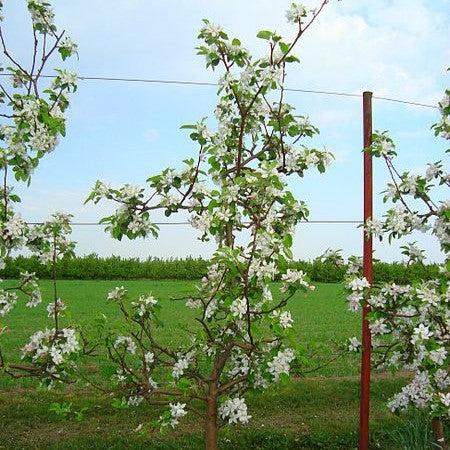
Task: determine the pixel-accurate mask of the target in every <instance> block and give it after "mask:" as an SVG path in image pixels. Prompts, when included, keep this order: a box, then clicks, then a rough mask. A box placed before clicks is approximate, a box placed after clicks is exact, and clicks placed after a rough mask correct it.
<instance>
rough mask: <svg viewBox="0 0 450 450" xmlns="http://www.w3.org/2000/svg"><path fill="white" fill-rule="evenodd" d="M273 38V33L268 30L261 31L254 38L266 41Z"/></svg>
mask: <svg viewBox="0 0 450 450" xmlns="http://www.w3.org/2000/svg"><path fill="white" fill-rule="evenodd" d="M272 36H273V33H272V32H271V31H268V30H261V31H260V32H259V33H258V34H257V35H256V37H257V38H260V39H266V40H269V39H270V38H271V37H272Z"/></svg>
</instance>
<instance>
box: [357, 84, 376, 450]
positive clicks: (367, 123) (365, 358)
mask: <svg viewBox="0 0 450 450" xmlns="http://www.w3.org/2000/svg"><path fill="white" fill-rule="evenodd" d="M363 132H364V148H365V149H366V148H368V147H370V146H371V144H372V92H364V93H363ZM372 196H373V193H372V155H371V153H370V152H367V151H364V223H365V222H366V221H367V220H368V219H371V218H372V214H373V211H372V204H373V201H372ZM372 256H373V252H372V237H371V236H367V235H366V233H365V232H364V230H363V274H364V277H365V278H366V279H367V281H368V282H369V283H370V284H372V281H373V270H372V265H373V261H372ZM369 310H370V309H369V306H368V305H364V307H363V312H362V356H361V397H360V409H359V449H360V450H367V449H368V448H369V408H370V356H371V347H372V344H371V336H370V329H369V322H368V320H367V314H368V313H369Z"/></svg>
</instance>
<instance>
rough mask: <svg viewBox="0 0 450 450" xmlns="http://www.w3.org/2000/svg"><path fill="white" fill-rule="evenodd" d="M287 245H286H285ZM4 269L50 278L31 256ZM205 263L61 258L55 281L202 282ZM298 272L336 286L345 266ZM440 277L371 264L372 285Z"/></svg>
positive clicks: (306, 267) (320, 265) (311, 266)
mask: <svg viewBox="0 0 450 450" xmlns="http://www.w3.org/2000/svg"><path fill="white" fill-rule="evenodd" d="M288 244H289V242H286V245H288ZM5 263H6V267H5V269H4V270H2V271H1V272H0V277H1V278H6V279H18V278H20V272H23V271H28V272H34V273H35V274H36V276H37V277H38V278H51V269H50V267H48V266H44V265H42V264H40V263H39V261H38V259H37V258H36V257H34V256H26V257H25V256H17V257H15V258H6V260H5ZM208 263H209V262H208V260H206V259H202V258H192V257H188V258H169V259H162V258H148V259H146V260H140V259H138V258H121V257H120V256H109V257H105V258H102V257H100V256H98V255H96V254H91V255H87V256H79V257H75V258H63V259H62V261H61V262H60V263H58V267H57V277H58V278H59V279H68V280H118V279H121V280H132V279H149V280H169V279H170V280H198V279H200V278H202V277H203V276H204V275H205V273H206V269H207V266H208ZM294 268H295V269H297V270H303V271H304V272H306V273H307V274H308V276H309V277H310V279H311V280H312V281H313V282H321V283H338V282H341V281H342V280H343V278H344V274H345V270H346V267H345V266H337V265H335V264H333V263H329V262H321V261H319V260H315V261H313V262H309V261H298V262H296V263H295V264H294ZM438 276H439V269H438V266H437V265H436V264H428V265H424V264H419V263H417V264H411V265H409V266H405V265H404V264H401V263H386V262H375V263H374V277H375V281H376V282H379V283H385V282H386V283H387V282H395V283H398V284H408V283H413V282H414V281H418V280H431V279H434V278H437V277H438Z"/></svg>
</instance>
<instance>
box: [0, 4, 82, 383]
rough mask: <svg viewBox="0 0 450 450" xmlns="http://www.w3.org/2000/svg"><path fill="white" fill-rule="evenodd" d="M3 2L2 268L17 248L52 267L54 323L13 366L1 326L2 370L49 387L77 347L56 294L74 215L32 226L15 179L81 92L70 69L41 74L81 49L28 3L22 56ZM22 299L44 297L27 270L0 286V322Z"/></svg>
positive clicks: (43, 151) (46, 8)
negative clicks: (14, 47) (25, 57)
mask: <svg viewBox="0 0 450 450" xmlns="http://www.w3.org/2000/svg"><path fill="white" fill-rule="evenodd" d="M3 3H4V2H2V1H0V45H1V49H2V52H3V58H2V61H1V64H0V72H1V73H2V74H3V75H7V76H4V77H2V78H1V80H0V81H1V82H0V117H1V118H2V123H1V124H0V166H1V170H2V171H3V177H2V179H3V183H2V184H3V185H2V193H1V205H0V267H2V268H3V267H4V258H5V257H6V256H8V255H10V253H11V252H12V251H20V250H23V249H28V250H30V251H31V252H33V253H34V254H36V255H37V256H38V259H39V261H40V262H41V263H43V264H49V265H50V266H51V267H52V272H53V298H52V301H51V302H50V303H49V304H48V306H47V313H48V316H49V318H50V319H51V320H52V322H53V328H51V329H45V330H39V331H37V332H36V333H34V334H33V335H32V336H31V337H30V340H29V342H28V343H27V344H26V345H25V346H24V347H23V349H22V362H20V363H15V362H8V361H6V357H5V355H4V352H2V350H1V336H2V334H3V333H4V332H5V331H6V329H7V327H6V326H5V325H2V324H1V323H0V373H6V374H8V375H10V376H13V377H23V376H37V377H39V378H40V379H42V380H43V381H44V382H45V383H46V384H47V385H49V386H51V385H52V384H53V383H54V382H56V381H63V380H65V379H67V376H68V373H69V371H70V370H71V369H72V368H73V360H74V359H75V357H76V355H77V353H78V352H79V350H80V344H79V340H78V337H77V333H76V330H75V329H74V328H70V327H69V328H64V327H62V326H61V323H60V317H61V313H62V311H63V310H64V309H65V305H64V303H63V301H62V300H61V299H60V298H59V297H58V293H57V285H56V265H57V263H58V260H60V259H61V258H62V257H63V256H70V255H71V254H73V248H74V243H73V242H71V241H70V240H69V238H68V236H69V234H70V232H71V227H70V218H71V216H70V215H66V214H62V213H55V214H53V215H52V217H51V218H50V219H49V220H48V221H46V222H44V223H43V224H40V225H36V226H33V227H31V226H28V225H27V224H26V223H25V221H24V220H23V219H22V217H21V216H20V214H18V213H17V212H16V211H15V208H14V204H15V203H19V202H20V198H19V197H18V195H16V194H15V193H14V189H13V185H12V184H11V183H12V180H11V178H13V179H15V181H16V183H26V184H28V185H29V184H30V182H31V175H32V173H33V171H34V170H35V169H36V168H37V166H38V165H39V161H40V160H41V158H43V157H44V156H45V155H47V154H49V153H50V152H52V151H53V150H54V149H55V147H56V145H57V144H58V139H59V137H60V136H65V113H66V111H67V108H68V107H69V96H70V94H71V93H73V92H75V91H76V88H77V77H76V75H75V74H74V73H72V72H69V71H68V70H65V69H56V75H55V77H54V78H53V79H52V80H51V82H50V83H48V82H46V83H44V81H43V77H42V75H43V71H44V69H45V67H47V65H48V64H49V62H50V61H53V59H54V58H53V57H54V56H55V55H57V54H58V53H59V56H60V58H61V59H62V60H63V61H64V60H66V59H67V58H68V57H70V56H72V55H75V54H77V46H76V44H75V43H74V42H73V41H72V40H71V39H70V38H69V37H67V36H65V32H64V31H59V30H58V28H57V26H56V25H55V22H54V13H53V10H52V8H51V6H50V4H49V3H46V2H42V1H38V0H28V1H26V2H25V3H26V6H27V9H28V13H29V15H30V34H31V39H32V40H31V42H32V44H31V48H32V52H31V59H30V61H25V62H22V61H19V59H17V58H16V57H15V56H14V55H13V54H12V53H11V51H10V50H9V48H8V45H7V37H6V32H5V26H4V24H5V17H4V15H3ZM5 64H6V65H5ZM24 297H25V298H26V299H27V301H26V307H28V308H35V307H37V306H38V305H39V304H40V303H41V301H42V295H41V292H40V289H39V285H38V280H37V278H36V276H35V274H34V273H28V272H22V273H21V276H20V280H19V282H18V283H17V284H16V285H13V286H9V285H8V287H2V288H0V319H1V318H3V317H4V316H6V315H7V314H8V313H9V312H10V311H11V310H12V309H13V307H14V306H15V305H16V303H17V302H18V301H19V300H20V298H24Z"/></svg>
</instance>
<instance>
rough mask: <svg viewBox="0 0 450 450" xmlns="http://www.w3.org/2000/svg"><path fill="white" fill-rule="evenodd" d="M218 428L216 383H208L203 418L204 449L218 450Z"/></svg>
mask: <svg viewBox="0 0 450 450" xmlns="http://www.w3.org/2000/svg"><path fill="white" fill-rule="evenodd" d="M218 437H219V432H218V427H217V383H216V382H215V381H212V382H210V384H209V392H208V400H207V403H206V418H205V448H206V450H217V449H218V442H217V441H218Z"/></svg>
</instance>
